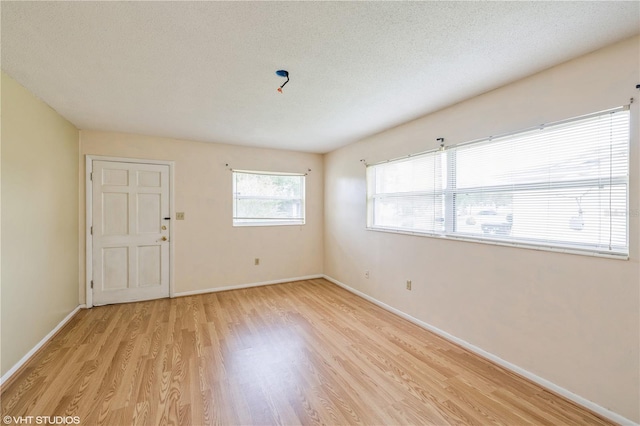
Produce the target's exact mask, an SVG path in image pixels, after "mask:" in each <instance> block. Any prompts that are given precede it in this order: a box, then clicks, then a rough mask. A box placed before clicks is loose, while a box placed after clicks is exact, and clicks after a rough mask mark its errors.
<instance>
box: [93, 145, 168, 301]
mask: <svg viewBox="0 0 640 426" xmlns="http://www.w3.org/2000/svg"><path fill="white" fill-rule="evenodd" d="M94 161H112V162H118V163H137V164H157V165H161V166H169V216H170V217H171V222H170V225H169V297H171V298H173V297H174V296H175V291H174V288H173V283H174V267H173V262H174V244H173V237H174V230H173V228H174V225H173V224H174V221H175V220H174V218H175V206H174V196H173V191H174V167H175V162H174V161H165V160H150V159H146V158H125V157H109V156H102V155H85V177H84V183H85V203H86V206H85V230H84V233H85V240H86V242H85V304H86V306H87V308H91V307H93V291H92V288H91V280H92V279H93V235H91V227H92V226H93V207H92V205H93V184H92V182H91V173H93V162H94Z"/></svg>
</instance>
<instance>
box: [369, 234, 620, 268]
mask: <svg viewBox="0 0 640 426" xmlns="http://www.w3.org/2000/svg"><path fill="white" fill-rule="evenodd" d="M367 230H368V231H377V232H388V233H392V234H404V235H413V236H417V237H428V238H437V239H442V240H452V241H465V242H469V243H478V244H488V245H494V246H503V247H515V248H521V249H528V250H538V251H551V252H556V253H566V254H575V255H580V256H591V257H603V258H607V259H616V260H629V255H628V254H626V253H605V252H599V251H592V250H587V249H577V248H573V247H570V246H544V245H539V244H527V243H522V242H511V241H503V240H499V239H488V238H474V237H472V236H462V235H444V234H434V233H429V232H417V231H408V230H399V229H392V228H378V227H376V228H374V227H367Z"/></svg>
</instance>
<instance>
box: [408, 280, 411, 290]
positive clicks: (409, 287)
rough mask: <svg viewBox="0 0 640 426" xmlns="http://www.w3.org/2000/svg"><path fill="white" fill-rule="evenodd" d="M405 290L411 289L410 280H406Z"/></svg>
mask: <svg viewBox="0 0 640 426" xmlns="http://www.w3.org/2000/svg"><path fill="white" fill-rule="evenodd" d="M407 290H411V280H407Z"/></svg>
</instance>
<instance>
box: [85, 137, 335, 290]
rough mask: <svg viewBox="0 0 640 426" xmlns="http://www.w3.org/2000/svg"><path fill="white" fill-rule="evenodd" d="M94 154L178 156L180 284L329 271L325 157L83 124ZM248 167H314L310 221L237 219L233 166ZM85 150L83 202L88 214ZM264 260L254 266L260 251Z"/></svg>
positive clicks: (203, 285) (210, 285)
mask: <svg viewBox="0 0 640 426" xmlns="http://www.w3.org/2000/svg"><path fill="white" fill-rule="evenodd" d="M80 146H81V148H80V149H81V155H82V157H84V156H85V155H86V154H91V155H102V156H113V157H129V158H146V159H155V160H171V161H175V192H174V194H175V209H176V211H178V212H185V220H184V221H176V220H172V223H173V226H174V227H175V228H174V232H175V234H174V243H175V285H174V288H175V291H176V292H188V291H197V290H207V289H215V288H219V287H226V286H233V285H241V284H250V283H257V282H264V281H272V280H281V279H288V278H296V277H302V276H307V275H315V274H321V273H322V264H323V259H322V257H323V240H322V232H323V224H322V221H323V217H322V211H323V209H322V202H323V183H324V179H323V157H322V156H321V155H318V154H307V153H299V152H291V151H280V150H269V149H258V148H247V147H238V146H232V145H223V144H213V143H203V142H193V141H185V140H175V139H166V138H158V137H151V136H139V135H131V134H121V133H110V132H96V131H84V130H83V131H81V132H80ZM226 163H228V164H229V167H233V168H235V169H243V170H260V171H281V172H301V173H304V172H307V170H308V169H311V172H309V175H308V176H307V180H306V185H307V188H306V189H307V192H306V224H305V225H303V226H269V227H236V228H234V227H233V226H232V219H231V213H232V183H231V172H230V171H229V167H226V166H225V164H226ZM84 167H85V166H84V158H82V159H81V166H80V168H81V175H82V176H83V178H82V180H81V188H80V192H81V194H80V196H81V203H80V210H81V218H82V219H83V218H84V191H85V189H84ZM81 229H82V235H81V238H80V241H81V268H82V269H81V283H82V284H81V292H82V293H81V299H82V300H84V282H85V279H84V265H85V263H84V262H85V260H84V238H85V236H84V223H82V224H81ZM256 257H257V258H260V265H259V266H254V258H256Z"/></svg>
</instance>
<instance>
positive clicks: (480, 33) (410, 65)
mask: <svg viewBox="0 0 640 426" xmlns="http://www.w3.org/2000/svg"><path fill="white" fill-rule="evenodd" d="M0 12H1V13H2V68H3V69H4V70H5V71H6V72H7V73H8V74H9V75H11V76H12V77H14V78H15V79H16V80H18V81H19V82H20V83H21V84H23V85H24V86H25V87H27V88H28V89H29V90H30V91H32V92H33V93H34V94H36V95H37V96H38V97H40V98H41V99H43V100H44V101H45V102H47V103H48V104H49V105H51V106H52V107H53V108H54V109H56V110H57V111H58V112H59V113H60V114H61V115H63V116H64V117H66V118H67V119H68V120H70V121H71V122H72V123H73V124H75V125H76V126H77V127H79V128H81V129H96V130H111V131H121V132H130V133H142V134H147V135H157V136H168V137H175V138H183V139H194V140H200V141H211V142H223V143H231V144H241V145H251V146H263V147H272V148H283V149H293V150H300V151H310V152H328V151H331V150H333V149H335V148H337V147H339V146H342V145H345V144H347V143H350V142H353V141H355V140H357V139H359V138H362V137H363V136H366V135H369V134H372V133H375V132H378V131H381V130H384V129H385V128H389V127H392V126H395V125H397V124H400V123H402V122H405V121H408V120H411V119H413V118H416V117H418V116H420V115H423V114H425V113H428V112H431V111H434V110H437V109H440V108H442V107H445V106H447V105H451V104H453V103H455V102H458V101H461V100H463V99H466V98H469V97H472V96H475V95H478V94H480V93H483V92H486V91H488V90H491V89H493V88H496V87H499V86H501V85H504V84H506V83H508V82H511V81H514V80H517V79H519V78H522V77H524V76H527V75H530V74H533V73H535V72H538V71H540V70H543V69H545V68H548V67H550V66H553V65H555V64H558V63H560V62H564V61H566V60H568V59H571V58H573V57H576V56H579V55H582V54H584V53H587V52H590V51H593V50H596V49H598V48H600V47H603V46H606V45H608V44H611V43H613V42H615V41H618V40H621V39H624V38H627V37H629V36H632V35H633V34H637V33H638V32H639V31H640V2H637V1H633V2H608V1H607V2H5V1H3V2H2V3H1V11H0ZM277 69H287V70H288V71H289V72H290V76H291V81H290V82H289V83H288V84H287V86H285V88H284V90H283V92H284V93H283V94H279V93H278V92H277V91H276V89H277V88H278V86H279V85H281V84H282V83H283V82H284V79H282V78H280V77H278V76H276V75H275V71H276V70H277Z"/></svg>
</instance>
